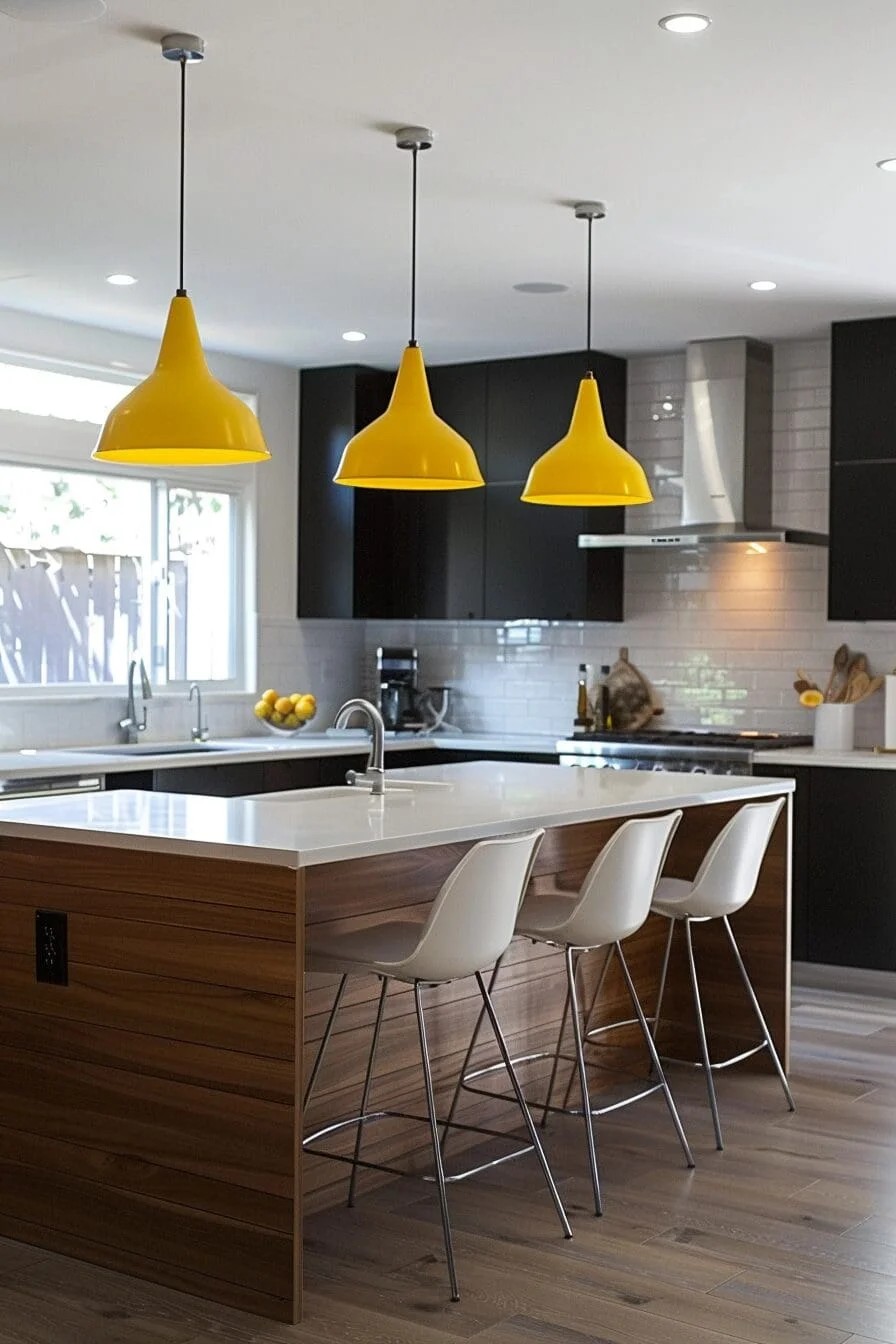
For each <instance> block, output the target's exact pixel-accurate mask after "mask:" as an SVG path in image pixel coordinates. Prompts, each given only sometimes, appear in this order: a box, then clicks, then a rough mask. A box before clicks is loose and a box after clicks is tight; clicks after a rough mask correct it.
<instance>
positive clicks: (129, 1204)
mask: <svg viewBox="0 0 896 1344" xmlns="http://www.w3.org/2000/svg"><path fill="white" fill-rule="evenodd" d="M389 778H390V780H391V781H393V782H394V783H395V784H397V785H401V786H404V787H398V788H393V789H390V790H387V793H386V794H385V796H384V797H381V798H373V797H370V796H369V795H367V794H366V793H361V792H358V791H353V790H347V789H319V790H306V791H302V792H300V793H298V794H295V795H291V794H287V795H282V794H281V795H276V794H269V795H266V796H265V797H263V798H262V799H224V798H199V797H191V796H188V795H182V794H176V795H174V794H172V795H169V794H160V793H153V794H148V793H139V792H129V791H120V792H116V793H110V794H102V793H100V794H92V795H88V796H83V797H64V798H58V799H46V800H37V801H35V800H23V801H21V802H9V803H6V804H3V805H2V807H0V872H2V879H0V1010H2V1011H0V1056H2V1064H0V1235H5V1236H8V1237H12V1238H17V1239H19V1240H22V1241H27V1242H31V1243H34V1244H37V1245H40V1246H44V1247H47V1248H49V1249H52V1250H56V1251H61V1252H64V1253H67V1254H70V1255H74V1256H78V1257H80V1258H82V1259H84V1260H89V1261H92V1262H95V1263H98V1264H102V1265H107V1266H111V1267H113V1268H116V1269H119V1270H123V1271H125V1272H128V1273H132V1274H135V1275H137V1276H139V1277H143V1278H147V1279H150V1280H153V1281H155V1282H158V1283H163V1284H168V1285H171V1286H174V1287H178V1288H182V1289H185V1290H186V1291H189V1292H193V1293H196V1294H198V1295H200V1296H203V1297H206V1298H210V1299H212V1300H214V1301H218V1302H222V1303H226V1304H229V1305H231V1306H236V1307H242V1308H244V1309H246V1310H250V1311H254V1312H257V1313H259V1314H261V1315H264V1316H268V1317H271V1318H274V1319H279V1320H286V1321H295V1320H298V1319H299V1317H300V1314H301V1299H302V1270H301V1244H302V1239H301V1228H302V1206H303V1199H304V1200H305V1201H306V1202H307V1204H308V1206H309V1207H320V1206H323V1205H325V1204H327V1203H332V1202H334V1201H335V1200H336V1199H338V1198H339V1197H340V1196H341V1195H342V1192H343V1188H344V1179H343V1177H342V1171H343V1169H342V1168H341V1166H340V1164H337V1163H327V1162H325V1161H323V1160H322V1159H310V1158H309V1159H307V1160H305V1161H303V1159H302V1152H301V1144H300V1136H301V1131H302V1120H303V1117H302V1115H301V1105H300V1095H301V1074H302V1048H303V1043H304V1048H305V1050H306V1051H307V1052H308V1055H309V1056H310V1055H311V1054H312V1053H313V1052H314V1050H315V1048H316V1044H317V1041H318V1040H319V1037H320V1032H321V1029H322V1022H323V1020H324V1018H325V1015H326V1013H327V1011H328V1009H329V1006H330V1002H331V999H332V988H333V982H332V980H330V979H327V978H324V977H317V976H314V977H312V976H309V977H307V979H306V978H305V977H303V973H302V968H303V945H304V934H305V928H306V926H307V925H311V924H323V923H331V924H335V925H337V926H338V925H340V924H341V925H343V926H346V925H347V926H348V927H358V926H359V925H360V924H363V923H367V922H372V921H374V920H381V919H383V918H390V917H392V918H406V917H407V916H408V915H409V914H410V915H411V916H414V915H420V916H421V917H422V916H423V915H425V912H426V909H427V906H428V903H429V902H430V901H431V899H432V897H433V895H434V894H435V892H436V890H437V889H438V886H439V884H440V883H441V882H442V880H443V879H444V877H445V876H446V874H447V873H448V872H449V871H450V870H451V868H452V867H453V866H454V865H455V864H456V863H457V861H458V860H459V858H460V857H461V856H462V854H463V853H464V852H465V851H466V849H467V848H468V847H469V846H470V844H471V843H474V842H475V841H476V840H477V839H480V838H482V837H485V836H489V835H501V834H510V833H514V832H521V831H524V830H527V829H530V828H531V827H533V826H535V825H540V826H544V827H545V828H546V830H547V836H546V839H545V842H544V844H543V845H542V848H541V851H540V853H539V856H538V860H537V863H536V866H535V870H534V874H533V879H532V880H533V883H534V884H535V887H536V889H538V890H544V889H561V890H564V891H575V890H576V889H577V887H578V885H579V883H580V882H581V880H582V877H583V876H584V874H585V872H586V871H587V869H588V867H589V865H590V863H591V862H592V860H593V858H594V856H595V854H596V853H597V852H598V851H599V849H600V848H601V846H602V845H603V844H604V843H605V842H606V840H607V838H608V836H609V835H611V834H612V832H613V831H614V829H616V828H617V827H618V826H619V825H620V823H621V822H622V821H623V820H624V819H625V818H627V817H630V816H643V815H646V814H650V813H657V812H662V811H667V810H669V809H671V808H675V807H681V808H683V809H684V811H685V816H684V819H683V821H682V824H681V826H680V828H679V830H678V833H677V835H676V838H675V842H674V844H673V848H672V851H671V853H670V857H669V862H668V865H667V870H666V871H667V872H668V873H670V874H671V875H674V876H682V877H690V876H692V875H693V873H694V871H695V869H696V867H697V865H698V864H699V861H700V859H701V858H702V856H703V853H704V852H705V849H706V847H707V845H708V844H709V842H710V841H711V839H712V838H713V836H714V835H715V834H716V833H717V831H718V830H719V828H720V827H721V826H722V825H723V824H724V822H725V821H726V820H727V819H728V818H729V817H730V816H731V815H732V814H733V812H734V811H735V810H736V808H737V807H738V806H739V805H740V804H741V803H742V802H744V801H748V800H750V799H755V798H763V797H774V796H780V795H782V794H785V795H786V794H789V793H790V791H791V789H792V784H791V783H790V782H789V781H782V780H764V779H757V778H743V777H738V778H735V777H726V776H705V775H700V776H695V775H676V774H646V773H645V774H639V773H637V772H629V773H625V774H617V773H615V772H610V771H594V770H564V769H560V768H558V767H554V766H539V765H536V766H531V765H520V764H512V763H510V764H498V763H479V764H470V765H454V766H433V767H429V768H424V769H415V770H405V771H395V772H390V776H389ZM789 872H790V809H789V806H788V808H787V809H786V810H785V812H784V813H782V816H781V818H780V820H779V823H778V825H777V827H776V830H775V833H774V835H773V838H772V842H771V845H770V848H769V852H768V855H767V858H766V861H765V863H764V865H763V869H762V873H761V875H760V881H759V886H758V889H757V893H756V896H755V897H754V899H753V901H752V902H751V903H750V904H749V905H748V906H747V907H746V908H745V909H744V910H743V911H741V912H740V913H739V914H738V915H737V916H736V918H735V921H734V922H735V927H736V929H737V933H738V937H739V940H740V943H741V947H742V950H743V954H744V958H745V960H746V962H747V965H748V967H749V970H750V973H751V976H752V978H753V982H754V985H755V986H756V990H757V993H758V995H759V997H760V999H761V1001H762V1004H763V1008H764V1010H765V1012H766V1016H767V1018H768V1021H769V1025H770V1027H771V1030H772V1034H773V1035H774V1037H775V1040H776V1043H777V1046H778V1049H779V1051H780V1053H781V1055H782V1057H783V1058H784V1059H785V1061H786V1058H787V1050H788V1000H789V966H790V946H789V940H790V912H789V897H790V888H789V883H790V878H789ZM38 911H40V912H51V918H49V919H47V918H46V916H45V915H42V916H41V920H40V923H39V925H38V922H37V921H36V912H38ZM655 924H656V925H657V926H656V927H655ZM38 929H39V932H36V930H38ZM662 934H663V929H662V927H659V921H648V923H647V924H646V925H645V926H644V928H643V929H642V930H641V931H640V933H638V934H637V935H636V936H635V937H634V938H633V939H632V940H631V942H630V951H629V962H630V965H631V968H632V972H633V974H634V976H635V978H636V980H637V983H638V987H639V990H640V993H641V995H642V999H643V1001H644V1002H645V1003H646V1004H648V1005H649V1004H651V1003H652V1002H653V996H654V995H655V990H656V983H657V979H658V972H659V966H660V960H661V952H662ZM714 934H715V930H714V929H713V928H712V927H707V928H706V929H705V930H701V931H700V934H699V935H698V958H699V959H700V962H701V976H702V987H703V991H704V995H705V1002H706V1007H707V1016H708V1020H709V1023H710V1027H711V1029H712V1027H713V1026H715V1027H716V1028H717V1029H719V1030H720V1031H721V1030H723V1031H724V1033H726V1034H727V1033H733V1034H735V1035H744V1036H752V1035H753V1034H754V1029H753V1024H752V1022H751V1021H750V1015H749V1010H748V1007H747V1005H746V1004H745V1003H743V1002H742V1001H741V995H740V994H739V992H738V989H737V986H736V985H735V984H734V981H733V977H732V968H731V966H730V964H729V962H728V960H727V956H726V950H725V948H724V945H723V943H722V940H721V939H716V938H715V937H714ZM555 958H556V954H555V953H552V952H551V950H550V949H545V948H542V947H538V948H533V947H531V946H530V945H528V944H514V945H513V947H512V948H511V951H510V954H509V955H508V958H507V962H506V968H507V969H506V973H505V974H504V975H503V976H502V979H501V981H500V982H499V989H498V991H497V995H498V1005H499V1011H500V1013H501V1015H502V1020H503V1023H504V1026H505V1029H506V1031H507V1034H508V1036H509V1037H510V1038H511V1047H512V1049H513V1050H514V1052H515V1053H521V1052H522V1051H524V1050H526V1051H528V1050H530V1049H535V1050H537V1049H539V1048H541V1047H542V1046H544V1045H546V1044H548V1043H549V1042H551V1041H552V1040H553V1039H554V1037H555V1036H556V1031H557V1026H558V1023H559V1019H560V1012H561V1008H562V980H563V977H562V975H560V974H559V973H558V967H557V966H556V965H555V964H554V959H555ZM593 960H594V961H595V963H596V964H595V965H594V966H593V967H589V974H590V976H591V977H593V976H594V975H596V974H597V973H598V972H599V970H600V957H599V956H597V957H595V958H594V959H593ZM608 979H609V983H608V986H607V991H606V993H605V996H604V997H603V1000H602V1004H603V1007H602V1011H603V1013H604V1014H605V1015H606V1020H609V1019H615V1018H617V1017H619V1016H621V1015H623V1014H622V1013H621V1011H620V1010H621V1009H622V1007H623V990H622V987H621V986H620V985H618V984H616V983H615V982H614V981H613V980H612V977H609V978H608ZM584 988H585V990H586V993H587V989H588V985H587V984H586V985H585V986H584ZM375 992H376V990H375V985H374V983H373V982H371V984H370V985H367V984H360V985H359V986H358V987H357V989H354V990H353V992H352V995H351V996H350V997H349V998H348V999H347V1003H346V1008H345V1012H344V1016H343V1021H342V1026H341V1031H340V1033H339V1035H337V1036H336V1037H334V1039H333V1042H332V1046H331V1053H330V1057H329V1060H328V1065H327V1068H326V1071H325V1076H324V1077H323V1078H322V1080H321V1087H320V1090H319V1092H318V1094H317V1095H316V1097H315V1103H314V1105H315V1115H316V1116H320V1115H324V1116H333V1117H334V1118H335V1117H336V1116H337V1115H343V1114H347V1113H350V1112H351V1110H352V1108H354V1107H356V1105H357V1100H358V1094H359V1092H360V1086H361V1078H362V1073H363V1064H364V1056H365V1052H366V1047H367V1041H368V1035H367V1030H366V1029H367V1027H368V1025H369V1023H370V1021H371V1002H370V1001H371V999H372V997H373V995H374V994H375ZM472 992H473V993H474V994H475V988H474V989H473V991H472ZM668 993H669V998H668V1005H669V1028H668V1030H669V1042H670V1044H672V1045H674V1046H675V1047H676V1048H678V1046H679V1045H683V1048H685V1049H687V1048H688V1044H689V1042H688V1039H687V1038H688V1037H689V1035H690V1026H691V1024H690V1012H689V1003H688V999H687V993H686V984H685V976H684V967H683V965H678V964H677V962H676V961H674V960H673V966H672V971H671V974H670V985H669V991H668ZM408 999H409V996H408V993H407V991H406V990H405V989H404V988H403V987H401V986H394V987H393V989H392V991H391V992H390V996H389V1001H388V1009H387V1017H386V1022H385V1025H384V1032H383V1039H382V1044H381V1053H380V1059H381V1064H380V1068H379V1072H378V1076H377V1086H378V1087H381V1088H382V1090H383V1093H384V1094H385V1095H388V1096H389V1097H390V1099H392V1100H394V1101H400V1100H402V1099H404V1098H405V1097H408V1096H410V1095H412V1094H413V1091H414V1089H415V1088H416V1086H417V1085H418V1083H419V1075H418V1070H417V1069H416V1067H415V1056H414V1037H413V1033H412V1032H411V1031H409V1030H408V1028H409V1021H408V1013H409V1012H412V1011H413V1009H412V1007H411V1006H410V1005H409V1002H408ZM432 1001H433V1008H434V1011H433V1012H432V1014H431V1019H432V1049H433V1064H434V1072H435V1076H436V1084H437V1088H438V1090H439V1092H440V1094H441V1098H442V1100H444V1097H445V1095H446V1094H447V1092H449V1091H450V1089H451V1087H452V1086H453V1083H454V1079H455V1077H456V1072H457V1068H458V1067H459V1064H460V1060H461V1057H462V1055H463V1051H464V1049H465V1047H466V1044H467V1041H468V1040H469V1034H470V1031H471V1028H472V1025H473V1021H474V1019H475V1015H476V1006H475V1003H474V999H473V997H471V990H470V986H469V985H467V984H466V983H464V982H461V983H459V984H457V985H449V986H446V987H444V988H443V989H442V990H440V991H438V992H435V991H434V992H433V993H432ZM624 1015H625V1016H628V1011H627V1010H626V1012H625V1014H624ZM595 1020H598V1019H595ZM682 1038H684V1039H683V1040H682ZM664 1043H665V1038H664ZM763 1059H764V1056H758V1057H756V1060H757V1062H756V1067H762V1063H761V1062H760V1061H762V1060H763ZM538 1081H539V1079H538V1078H537V1077H536V1078H534V1079H529V1080H528V1084H529V1085H530V1086H532V1087H533V1089H534V1088H535V1087H536V1085H537V1083H538ZM497 1106H498V1103H496V1102H491V1101H488V1100H483V1099H481V1098H480V1099H470V1100H468V1101H465V1113H464V1114H463V1115H462V1116H461V1118H462V1119H472V1118H473V1117H476V1118H479V1119H483V1118H486V1117H488V1118H489V1119H497V1118H498V1115H499V1114H500V1116H501V1122H502V1123H506V1121H505V1120H504V1116H505V1115H506V1112H505V1111H504V1110H503V1109H502V1110H501V1111H500V1112H498V1110H497V1109H496V1108H497ZM560 1123H563V1122H562V1119H561V1120H560ZM663 1133H664V1135H665V1126H664V1129H663ZM453 1144H454V1141H453ZM457 1146H458V1148H460V1147H461V1146H462V1145H461V1143H460V1140H457ZM423 1151H425V1136H424V1137H423V1139H422V1140H421V1135H420V1134H419V1133H418V1132H417V1131H416V1130H415V1131H413V1133H412V1132H410V1131H409V1130H408V1131H405V1130H402V1129H401V1128H398V1129H395V1128H391V1127H389V1128H388V1132H387V1133H386V1134H385V1135H384V1136H383V1137H382V1138H379V1137H374V1136H372V1137H371V1141H370V1147H369V1152H370V1156H371V1157H372V1158H376V1157H377V1156H378V1155H379V1156H381V1157H382V1156H385V1155H387V1154H388V1160H395V1159H396V1158H402V1159H408V1158H411V1159H413V1158H414V1157H415V1155H416V1154H417V1153H418V1152H423ZM698 1161H699V1156H698Z"/></svg>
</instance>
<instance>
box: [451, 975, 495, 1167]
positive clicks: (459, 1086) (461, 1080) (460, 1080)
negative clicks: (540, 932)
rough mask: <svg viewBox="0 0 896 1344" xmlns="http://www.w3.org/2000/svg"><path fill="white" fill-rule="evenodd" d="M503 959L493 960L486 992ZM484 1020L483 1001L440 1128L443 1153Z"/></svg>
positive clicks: (492, 985) (490, 986) (491, 985)
mask: <svg viewBox="0 0 896 1344" xmlns="http://www.w3.org/2000/svg"><path fill="white" fill-rule="evenodd" d="M503 960H504V958H503V956H501V957H499V958H498V960H497V961H496V962H495V965H494V969H493V970H492V973H491V976H490V977H489V982H488V992H489V994H491V992H492V990H493V989H494V987H495V984H496V983H497V980H498V972H499V971H500V969H501V962H502V961H503ZM484 1021H485V1003H484V1002H483V1005H482V1007H481V1008H480V1009H479V1016H478V1017H477V1018H476V1025H475V1027H474V1028H473V1035H472V1036H471V1037H470V1044H469V1045H468V1046H467V1053H466V1054H465V1055H464V1062H463V1064H462V1065H461V1068H460V1074H459V1075H458V1079H457V1086H456V1087H455V1089H454V1095H453V1097H452V1098H451V1105H450V1106H449V1108H448V1115H447V1117H446V1119H445V1120H444V1121H443V1128H442V1152H443V1153H444V1151H445V1143H446V1141H447V1139H448V1134H449V1132H450V1130H451V1126H452V1124H453V1123H454V1113H455V1111H456V1110H457V1103H458V1101H459V1100H460V1094H461V1090H462V1088H463V1085H464V1079H465V1078H466V1076H467V1070H468V1069H469V1067H470V1061H471V1060H472V1058H473V1053H474V1051H475V1049H476V1046H477V1044H478V1042H479V1033H480V1032H481V1031H482V1024H483V1022H484Z"/></svg>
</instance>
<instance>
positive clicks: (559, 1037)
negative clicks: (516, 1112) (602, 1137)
mask: <svg viewBox="0 0 896 1344" xmlns="http://www.w3.org/2000/svg"><path fill="white" fill-rule="evenodd" d="M568 1017H569V994H564V996H563V1014H562V1016H561V1018H560V1030H559V1032H558V1033H557V1045H556V1047H555V1049H554V1062H553V1064H552V1065H551V1076H550V1078H549V1079H548V1090H547V1092H546V1094H545V1098H544V1109H543V1111H542V1113H541V1127H542V1129H544V1127H545V1126H546V1125H547V1123H548V1113H549V1112H550V1109H551V1101H552V1099H553V1096H554V1084H555V1083H556V1081H557V1069H558V1068H559V1066H560V1053H561V1051H562V1049H563V1037H564V1036H565V1035H566V1019H567V1018H568ZM574 1077H575V1074H574V1073H571V1074H570V1075H569V1082H568V1084H567V1086H566V1096H565V1098H564V1101H563V1107H564V1110H565V1109H567V1108H568V1107H569V1094H570V1091H571V1089H572V1080H573V1078H574Z"/></svg>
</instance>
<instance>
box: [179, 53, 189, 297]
mask: <svg viewBox="0 0 896 1344" xmlns="http://www.w3.org/2000/svg"><path fill="white" fill-rule="evenodd" d="M186 146H187V58H186V56H181V58H180V223H179V228H180V253H179V257H178V283H177V293H178V297H179V298H183V297H184V296H185V295H186V292H187V291H186V290H185V289H184V182H185V178H186Z"/></svg>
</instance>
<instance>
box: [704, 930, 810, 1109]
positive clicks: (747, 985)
mask: <svg viewBox="0 0 896 1344" xmlns="http://www.w3.org/2000/svg"><path fill="white" fill-rule="evenodd" d="M722 923H723V924H724V925H725V932H726V933H727V934H728V941H729V943H730V944H731V951H732V952H733V953H734V960H735V961H736V962H737V969H738V970H739V971H740V978H741V980H743V982H744V989H745V990H746V991H747V995H748V996H749V999H750V1003H751V1004H752V1006H753V1012H754V1013H755V1014H756V1020H757V1022H758V1023H759V1026H760V1028H761V1030H762V1035H763V1037H764V1039H765V1044H766V1046H767V1048H768V1052H769V1054H770V1055H771V1057H772V1063H773V1064H774V1066H775V1072H776V1073H777V1075H778V1078H779V1079H780V1082H781V1086H782V1087H783V1089H784V1096H785V1097H786V1099H787V1105H788V1108H789V1109H790V1110H791V1111H795V1110H796V1102H795V1101H794V1100H793V1093H792V1092H791V1090H790V1084H789V1083H788V1081H787V1074H786V1073H785V1072H784V1067H783V1065H782V1064H781V1061H780V1059H779V1058H778V1052H777V1050H776V1049H775V1046H774V1042H773V1041H772V1036H771V1032H770V1031H769V1029H768V1024H767V1022H766V1020H765V1017H764V1016H763V1013H762V1009H761V1008H760V1007H759V1000H758V999H757V997H756V991H755V990H754V989H753V986H752V984H751V982H750V977H749V976H748V975H747V968H746V966H745V965H744V960H743V957H742V956H741V954H740V948H739V947H738V945H737V940H736V938H735V937H734V930H733V929H732V927H731V924H730V922H729V920H728V916H727V915H725V916H724V918H723V920H722Z"/></svg>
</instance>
